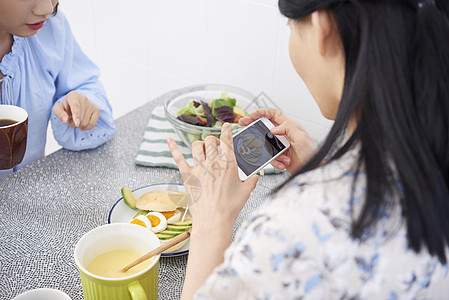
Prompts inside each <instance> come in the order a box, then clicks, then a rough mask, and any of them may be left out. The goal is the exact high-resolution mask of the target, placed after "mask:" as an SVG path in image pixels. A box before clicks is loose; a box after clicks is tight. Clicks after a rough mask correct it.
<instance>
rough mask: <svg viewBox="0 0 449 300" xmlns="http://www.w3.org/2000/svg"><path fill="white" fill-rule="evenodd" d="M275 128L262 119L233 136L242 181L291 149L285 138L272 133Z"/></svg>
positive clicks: (268, 121)
mask: <svg viewBox="0 0 449 300" xmlns="http://www.w3.org/2000/svg"><path fill="white" fill-rule="evenodd" d="M273 127H274V125H273V123H271V121H270V120H268V119H267V118H260V119H258V120H256V121H254V122H253V123H251V124H249V125H248V126H247V127H245V128H244V129H242V130H241V131H239V132H238V133H236V134H235V135H234V136H233V143H234V152H235V158H236V159H237V166H238V170H239V177H240V180H242V181H245V180H246V179H248V177H250V176H252V175H253V174H256V173H257V172H259V171H260V170H261V169H262V168H264V167H265V166H266V165H268V164H269V163H270V162H271V161H272V160H273V159H275V158H276V157H278V156H279V155H281V154H282V153H283V152H284V151H285V150H287V149H288V148H289V147H290V143H289V142H288V140H287V139H286V138H285V137H283V136H278V135H274V134H272V133H271V132H270V129H271V128H273Z"/></svg>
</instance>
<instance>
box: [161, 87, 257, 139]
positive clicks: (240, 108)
mask: <svg viewBox="0 0 449 300" xmlns="http://www.w3.org/2000/svg"><path fill="white" fill-rule="evenodd" d="M164 108H165V115H166V117H167V119H168V120H169V121H170V123H171V124H172V125H173V128H174V129H175V131H176V133H177V134H178V135H179V136H180V138H181V139H182V141H183V142H184V144H185V145H186V146H188V147H190V146H191V144H192V143H193V142H194V141H198V140H200V141H202V140H204V139H205V138H206V137H207V136H209V135H213V136H216V137H217V138H219V137H220V133H221V126H222V125H223V124H224V123H226V122H228V123H231V125H232V126H233V134H234V133H236V132H237V131H239V130H240V129H241V126H239V125H238V121H239V119H240V118H243V117H246V116H248V115H249V114H250V113H251V112H253V111H255V110H257V109H259V108H261V107H260V106H259V105H258V102H257V100H256V97H255V96H253V95H252V94H251V93H249V92H247V91H245V90H243V89H240V88H237V87H233V86H228V85H221V84H207V85H196V86H190V87H186V88H182V89H179V90H176V91H174V92H172V93H170V94H169V95H168V97H167V99H166V100H165V106H164Z"/></svg>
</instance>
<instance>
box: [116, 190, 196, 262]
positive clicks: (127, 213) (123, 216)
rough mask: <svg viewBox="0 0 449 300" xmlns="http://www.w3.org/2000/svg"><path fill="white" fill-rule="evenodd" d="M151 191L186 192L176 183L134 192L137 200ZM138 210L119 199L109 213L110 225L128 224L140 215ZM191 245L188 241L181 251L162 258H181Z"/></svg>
mask: <svg viewBox="0 0 449 300" xmlns="http://www.w3.org/2000/svg"><path fill="white" fill-rule="evenodd" d="M151 191H179V192H185V189H184V186H183V185H182V184H176V183H162V184H153V185H147V186H143V187H140V188H137V189H135V190H133V191H132V193H133V195H134V197H135V198H139V197H140V196H142V195H143V194H145V193H148V192H151ZM138 212H139V210H138V209H131V208H130V207H129V206H128V205H126V204H125V202H123V197H122V198H120V199H118V200H117V202H115V204H114V206H112V208H111V210H110V211H109V216H108V223H128V222H129V220H131V218H132V217H134V215H135V214H136V213H138ZM189 244H190V241H187V243H186V244H185V245H184V246H182V247H181V248H180V249H178V250H176V251H174V252H170V253H162V254H161V257H173V256H179V255H185V254H187V253H189Z"/></svg>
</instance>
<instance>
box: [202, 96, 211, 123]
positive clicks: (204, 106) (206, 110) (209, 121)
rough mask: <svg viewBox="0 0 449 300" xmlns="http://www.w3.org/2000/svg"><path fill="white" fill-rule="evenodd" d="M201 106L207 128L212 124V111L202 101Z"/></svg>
mask: <svg viewBox="0 0 449 300" xmlns="http://www.w3.org/2000/svg"><path fill="white" fill-rule="evenodd" d="M201 105H202V106H203V109H204V112H205V113H206V119H207V126H209V127H211V126H212V122H213V121H214V117H213V116H212V109H211V108H210V107H209V105H207V103H206V102H204V101H201Z"/></svg>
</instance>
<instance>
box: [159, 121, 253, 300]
mask: <svg viewBox="0 0 449 300" xmlns="http://www.w3.org/2000/svg"><path fill="white" fill-rule="evenodd" d="M167 142H168V147H169V149H170V151H171V153H172V155H173V158H174V159H175V162H176V164H177V165H178V168H179V171H180V172H181V175H182V179H183V181H184V187H185V189H186V192H187V195H188V198H189V210H190V214H191V215H192V220H193V225H192V232H191V237H190V246H189V258H188V263H187V270H186V276H185V280H184V286H183V290H182V296H181V299H182V300H184V299H193V295H194V293H195V291H196V290H197V289H198V288H199V287H200V286H201V285H202V284H203V283H204V281H206V279H207V277H208V276H209V274H210V273H211V272H212V271H213V269H214V268H215V267H217V266H218V265H219V264H220V263H222V262H223V260H224V251H225V250H226V248H227V247H228V246H229V243H230V241H231V237H232V231H233V228H234V222H235V220H236V219H237V216H238V214H239V213H240V211H241V210H242V208H243V206H244V205H245V203H246V201H247V200H248V198H249V195H250V193H251V191H252V190H254V188H255V187H256V184H257V181H258V179H259V176H257V175H253V176H252V177H250V178H248V180H246V181H245V182H242V181H240V178H239V176H238V169H237V161H236V159H235V154H234V144H233V141H232V132H231V125H229V124H224V125H223V127H222V128H221V137H220V140H218V139H217V138H216V137H213V136H208V137H206V139H205V140H204V142H200V141H197V142H194V143H193V144H192V156H193V160H194V166H193V167H190V166H189V165H188V164H187V162H186V160H185V159H184V156H183V155H182V153H181V151H179V148H178V146H177V145H176V143H175V142H174V141H173V140H172V139H168V140H167ZM218 146H220V151H219V150H218Z"/></svg>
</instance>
